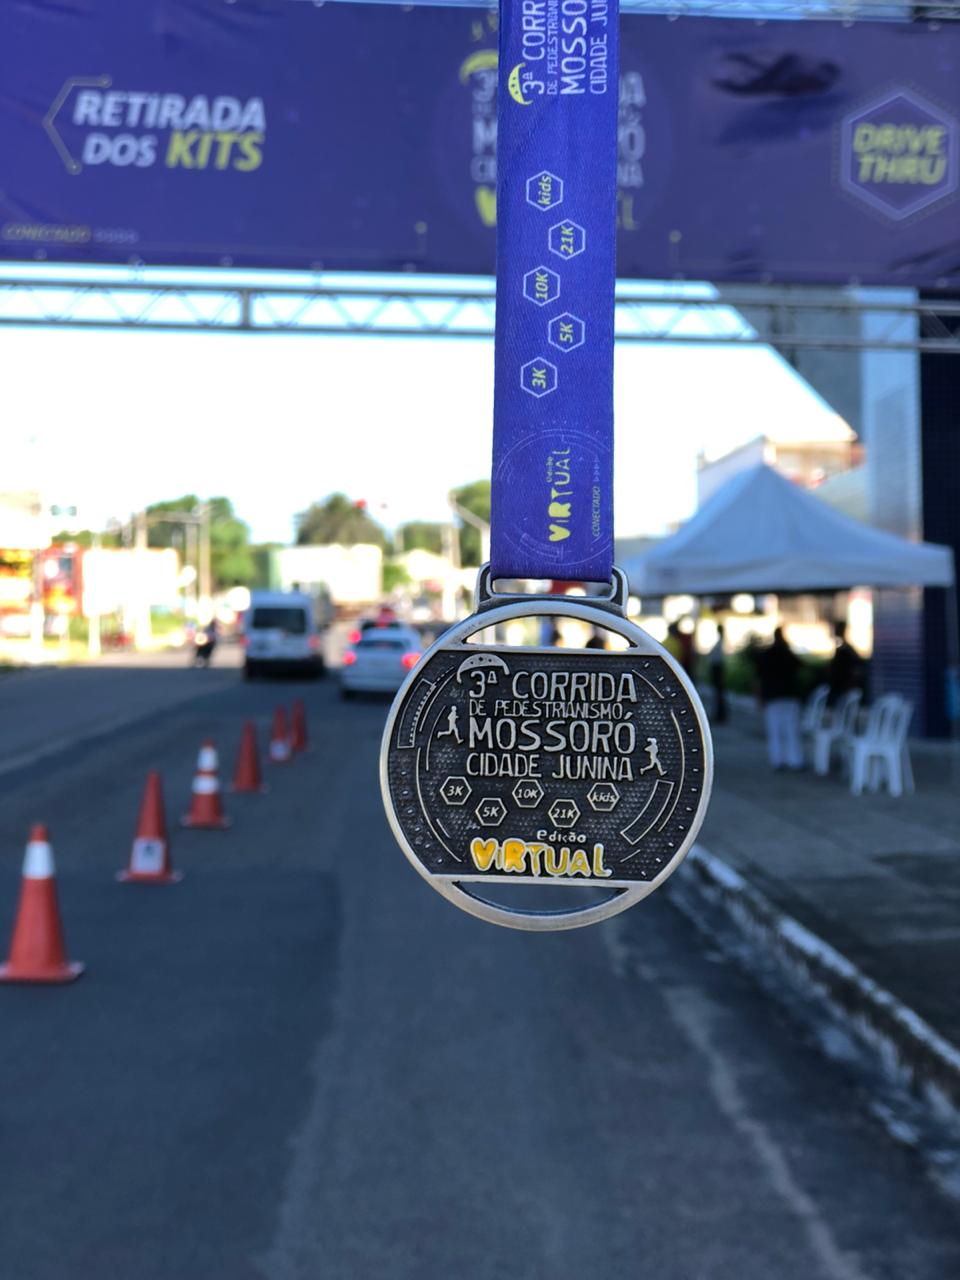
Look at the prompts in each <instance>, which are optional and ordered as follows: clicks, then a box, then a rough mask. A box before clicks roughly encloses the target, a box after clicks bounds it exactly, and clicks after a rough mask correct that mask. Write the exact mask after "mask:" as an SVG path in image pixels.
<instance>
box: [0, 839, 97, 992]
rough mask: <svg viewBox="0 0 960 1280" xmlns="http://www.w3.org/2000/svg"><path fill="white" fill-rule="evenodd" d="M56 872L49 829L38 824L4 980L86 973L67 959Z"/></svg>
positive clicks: (1, 971) (2, 968)
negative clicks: (58, 901) (48, 835)
mask: <svg viewBox="0 0 960 1280" xmlns="http://www.w3.org/2000/svg"><path fill="white" fill-rule="evenodd" d="M55 874H56V872H55V868H54V865H53V850H52V849H51V848H50V840H49V838H48V837H47V828H46V827H45V826H44V825H43V823H37V825H36V826H35V827H31V829H30V840H29V843H28V844H27V852H26V855H25V856H24V859H23V879H22V880H21V882H20V902H19V904H18V906H17V919H16V923H15V924H14V926H13V938H12V940H11V942H10V955H9V958H8V959H7V963H6V964H4V965H0V982H72V981H73V980H74V978H79V977H80V974H81V973H83V965H82V964H78V963H77V962H76V961H75V960H74V961H71V960H68V959H67V951H66V947H65V946H64V942H63V924H62V922H61V920H60V907H59V905H58V904H57V882H56V879H55Z"/></svg>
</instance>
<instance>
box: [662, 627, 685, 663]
mask: <svg viewBox="0 0 960 1280" xmlns="http://www.w3.org/2000/svg"><path fill="white" fill-rule="evenodd" d="M663 647H664V648H665V649H666V651H667V653H669V655H670V657H671V658H675V659H676V660H677V662H679V663H680V665H681V666H683V642H682V641H681V639H680V624H679V623H678V622H671V623H670V625H669V626H668V627H667V638H666V640H664V642H663Z"/></svg>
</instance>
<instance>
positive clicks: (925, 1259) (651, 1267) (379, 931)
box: [0, 667, 960, 1280]
mask: <svg viewBox="0 0 960 1280" xmlns="http://www.w3.org/2000/svg"><path fill="white" fill-rule="evenodd" d="M80 675H82V679H83V682H84V683H83V686H82V687H83V690H84V692H83V695H82V696H83V698H84V699H86V701H85V703H84V705H85V706H96V707H98V708H99V709H100V711H99V717H93V718H92V719H91V718H90V717H85V716H77V715H74V714H72V712H71V707H73V703H72V701H71V700H72V699H73V698H74V697H75V696H76V697H79V696H80V694H78V693H75V690H76V689H77V687H78V686H77V680H78V678H79V676H80ZM207 677H209V679H208V678H207ZM25 690H28V691H29V697H27V695H26V693H25ZM294 692H295V690H294V688H293V687H292V686H290V685H286V684H282V683H268V684H260V683H258V684H255V685H243V684H242V683H241V682H240V681H239V678H238V676H237V675H236V673H235V672H229V671H228V672H218V671H216V670H214V671H211V672H209V673H208V672H195V671H188V670H181V669H179V668H177V667H168V669H166V670H164V671H163V672H162V673H160V675H159V678H158V673H157V672H156V671H151V670H143V671H140V673H139V675H138V674H136V673H133V674H131V672H130V671H129V670H128V669H126V668H124V669H120V670H118V669H105V670H97V669H87V670H86V671H84V672H83V673H74V672H63V673H57V672H51V673H46V674H45V675H44V676H43V677H42V678H41V677H37V678H33V677H30V676H26V677H23V678H22V680H21V678H20V677H11V678H8V679H7V680H5V681H3V682H2V683H0V738H2V741H0V762H6V766H7V767H6V769H5V771H4V772H2V773H0V799H2V804H0V851H2V852H0V929H2V931H3V940H2V945H5V939H6V936H7V930H8V928H9V923H10V920H11V917H12V913H13V907H14V901H15V896H16V891H17V884H18V876H19V862H20V856H21V850H22V844H23V840H24V837H25V832H26V828H27V827H28V825H29V823H30V822H31V821H34V820H36V819H38V818H43V819H45V820H46V821H47V822H48V823H49V824H50V827H51V831H52V835H53V838H54V845H55V851H56V856H57V861H58V866H59V871H60V880H59V886H60V896H61V901H62V905H63V909H64V915H65V921H66V930H67V939H68V944H69V949H70V952H71V955H72V956H74V957H75V958H79V959H83V960H85V961H86V962H87V965H88V971H87V973H86V975H85V976H84V977H83V978H82V979H81V980H80V981H79V982H77V983H75V984H73V985H72V986H69V987H61V988H55V989H36V988H25V987H3V988H0V1027H2V1032H0V1036H2V1053H0V1082H2V1085H0V1159H2V1178H0V1280H105V1278H107V1277H111V1276H116V1277H119V1278H121V1280H248V1278H250V1280H264V1278H266V1280H371V1278H379V1277H388V1278H389V1280H447V1278H448V1277H458V1278H462V1280H594V1278H596V1280H608V1278H609V1280H613V1278H618V1277H631V1278H632V1277H642V1278H643V1280H654V1278H656V1280H761V1278H762V1280H867V1278H870V1280H952V1278H953V1277H955V1276H957V1275H960V1223H958V1215H957V1211H956V1207H955V1206H953V1205H951V1204H950V1203H949V1202H948V1201H946V1200H945V1199H943V1198H941V1195H940V1193H939V1192H938V1191H937V1190H936V1188H935V1187H934V1186H933V1185H932V1184H931V1183H930V1182H929V1181H927V1180H926V1178H925V1176H924V1174H923V1172H922V1170H921V1166H920V1164H919V1162H918V1160H917V1159H916V1158H915V1156H914V1155H913V1154H912V1153H911V1152H910V1151H909V1150H906V1149H902V1148H899V1147H897V1146H895V1145H894V1144H893V1142H892V1141H891V1140H890V1139H889V1138H888V1137H887V1135H886V1133H885V1132H884V1130H883V1129H882V1128H881V1127H880V1126H879V1125H877V1124H874V1123H873V1122H872V1121H871V1120H870V1119H868V1118H867V1115H866V1111H865V1109H864V1108H863V1107H862V1106H861V1105H860V1101H859V1099H857V1097H856V1096H855V1092H854V1090H855V1088H856V1086H855V1085H854V1084H853V1083H852V1082H851V1081H850V1080H848V1079H847V1078H845V1076H844V1075H843V1074H842V1073H841V1072H840V1071H839V1070H838V1069H837V1068H836V1067H833V1066H830V1065H827V1064H826V1063H825V1062H824V1061H823V1060H821V1059H820V1058H819V1057H818V1056H817V1055H816V1053H815V1052H814V1051H813V1050H811V1049H810V1048H808V1047H807V1046H806V1045H805V1044H804V1043H803V1042H802V1041H801V1039H800V1038H799V1037H798V1035H797V1034H796V1033H795V1032H794V1030H793V1028H792V1027H791V1026H789V1025H788V1024H786V1023H785V1022H784V1021H782V1019H781V1017H780V1015H779V1014H778V1013H777V1012H776V1011H775V1009H774V1007H773V1006H772V1005H771V1004H769V1003H768V1001H767V999H766V997H764V996H763V995H762V994H761V993H760V992H759V991H758V990H757V989H756V988H755V987H754V986H753V985H752V983H751V982H750V980H749V979H748V978H747V977H745V976H744V975H742V974H741V973H740V972H739V971H737V970H736V969H734V968H731V967H730V966H729V965H728V964H727V963H725V962H724V960H723V959H722V958H721V957H719V956H718V955H717V954H715V953H714V952H713V951H712V950H711V949H710V946H709V944H708V943H706V942H705V941H704V940H703V939H702V938H701V937H700V936H699V935H698V934H697V933H696V932H695V931H694V930H693V928H692V927H691V926H690V924H689V923H688V922H687V921H686V920H684V919H683V918H682V917H680V916H679V915H677V914H676V913H675V912H674V910H673V909H672V908H671V906H670V905H669V903H668V902H666V901H665V900H664V899H663V897H662V896H660V897H659V898H657V897H655V898H653V899H651V900H649V901H648V902H647V903H644V904H641V905H640V906H639V907H638V908H636V909H635V910H634V911H633V912H631V913H629V914H628V915H627V916H625V917H621V918H620V919H619V920H617V921H612V922H609V923H608V924H606V925H601V926H598V927H596V928H593V929H589V930H582V931H575V932H572V933H566V934H557V935H552V936H545V937H544V936H534V935H525V934H520V933H515V932H512V931H507V930H498V929H495V928H494V927H492V926H489V925H485V924H482V923H481V922H479V921H475V920H473V919H471V918H469V917H467V916H464V915H462V914H461V913H459V912H457V911H456V910H455V909H454V908H453V907H452V906H450V905H448V904H447V903H445V902H444V901H443V900H442V899H440V897H439V896H438V895H436V894H433V893H432V892H431V891H430V889H429V888H428V887H427V886H426V885H424V884H423V883H422V881H421V880H420V879H419V877H418V876H417V875H416V874H415V873H414V872H413V870H412V869H410V868H409V867H408V866H407V864H406V862H405V860H404V858H403V857H402V855H401V854H400V852H399V851H398V850H397V849H396V848H395V847H394V846H393V844H392V841H391V839H390V837H389V834H388V831H387V826H386V822H385V819H384V817H383V815H382V811H381V808H380V802H379V796H378V792H377V783H376V754H377V748H378V743H379V736H380V730H381V726H382V723H383V717H384V711H385V707H384V704H382V703H377V702H360V703H352V702H351V703H349V704H344V703H341V702H340V701H339V700H338V699H337V697H336V689H335V684H334V682H333V681H332V680H330V681H325V682H322V683H320V684H318V685H314V686H309V685H308V686H303V687H299V688H297V689H296V692H299V693H302V694H303V695H304V696H305V698H306V700H307V704H308V708H309V713H310V726H311V731H312V737H313V750H312V752H311V754H310V755H309V756H307V757H305V758H302V759H299V760H297V761H295V762H294V763H293V764H292V765H290V766H287V767H274V768H273V769H271V770H270V783H271V790H270V793H269V794H268V795H266V796H263V797H236V798H233V799H230V800H229V801H228V803H229V807H230V810H231V812H232V813H233V815H234V816H235V818H236V824H235V827H234V829H233V830H232V831H230V832H228V833H223V834H221V833H212V832H210V833H208V832H177V833H176V836H175V849H174V852H175V860H176V862H177V863H178V865H179V866H181V867H182V868H183V869H184V870H185V871H186V872H187V876H186V879H185V880H184V881H183V883H182V884H180V885H178V886H175V887H164V888H159V887H152V886H151V887H140V886H136V887H135V886H121V885H118V884H116V883H114V880H113V873H114V871H115V870H116V869H117V868H118V867H120V866H122V865H123V864H124V863H125V861H126V858H127V853H128V850H129V842H130V838H131V835H132V828H133V824H134V820H135V815H136V809H137V804H138V800H139V794H140V791H141V788H142V785H143V776H144V773H145V771H146V770H147V769H148V768H150V767H159V768H161V769H162V770H163V774H164V782H165V787H166V793H167V806H168V813H169V816H170V817H171V818H174V817H175V816H176V815H177V814H179V813H180V812H181V811H182V810H183V808H184V807H185V805H186V802H187V798H188V792H189V784H190V776H191V772H192V766H193V761H194V758H195V752H196V748H197V745H198V743H199V741H200V739H201V738H202V737H203V736H205V735H207V734H213V735H214V736H215V737H216V739H217V741H218V742H219V744H220V746H221V749H222V753H223V755H224V757H225V759H224V766H225V769H226V771H227V772H228V773H229V769H230V767H232V759H233V752H234V750H235V747H236V743H237V739H238V736H239V730H240V726H241V723H242V721H243V719H244V717H246V716H254V717H256V718H257V720H258V723H259V724H260V726H261V728H262V729H264V728H265V726H266V724H267V722H268V719H269V715H270V712H271V710H272V707H273V705H274V704H275V703H276V702H277V701H278V700H279V699H287V700H289V698H290V697H291V696H293V694H294ZM58 707H59V709H60V710H59V713H58ZM74 710H75V708H74ZM30 717H33V718H32V719H30ZM131 717H133V719H131ZM28 719H29V725H28ZM124 719H126V720H127V721H128V722H127V723H126V725H125V727H121V728H113V729H111V728H109V726H110V725H112V724H119V723H120V722H121V721H122V720H124ZM51 723H53V724H58V723H59V724H61V736H60V743H61V745H60V747H59V748H58V749H57V750H56V751H55V752H54V753H52V754H50V753H48V754H46V755H45V756H44V758H43V759H40V760H35V762H34V763H26V764H22V765H20V766H18V765H17V763H16V761H17V760H18V759H23V758H26V759H27V760H28V761H29V759H30V758H31V756H30V752H29V751H23V750H21V749H20V748H21V747H22V746H23V743H22V742H21V741H19V740H18V739H19V738H20V736H21V735H25V736H26V737H27V738H29V739H30V744H31V749H35V741H34V740H35V738H36V733H35V727H36V725H37V724H43V725H48V724H51ZM105 725H106V726H108V728H107V730H106V731H104V729H103V726H105ZM64 726H68V727H64ZM78 738H79V740H77V739H78Z"/></svg>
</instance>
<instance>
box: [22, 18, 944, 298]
mask: <svg viewBox="0 0 960 1280" xmlns="http://www.w3.org/2000/svg"><path fill="white" fill-rule="evenodd" d="M570 2H571V3H582V0H570ZM528 3H529V4H531V5H532V6H533V7H532V9H531V11H530V12H531V16H532V17H536V9H537V6H538V4H539V3H541V0H528ZM561 7H562V6H561ZM621 33H622V37H621V38H622V49H621V77H620V109H619V115H620V120H619V126H620V127H619V174H618V177H619V198H618V209H619V222H620V229H619V237H618V272H619V274H620V275H621V276H633V277H641V278H644V277H645V278H653V279H657V278H667V279H676V278H683V277H686V278H692V279H712V280H719V281H738V280H739V281H765V280H784V281H796V282H811V283H812V282H848V281H851V280H854V281H861V282H863V283H874V284H884V283H895V284H916V285H923V286H927V287H944V288H947V287H956V286H957V285H958V283H960V204H958V178H960V156H958V142H960V25H958V24H944V25H943V26H941V28H940V29H939V30H930V29H928V28H926V27H924V26H922V25H920V24H903V25H899V24H892V23H886V24H879V23H878V24H868V23H858V24H856V25H854V26H851V27H846V26H843V25H842V24H840V23H817V22H798V23H788V22H770V23H767V24H765V25H763V26H756V25H753V24H751V23H749V22H737V21H717V20H712V19H696V18H686V19H681V20H679V21H675V22H671V21H668V20H667V19H666V18H660V17H653V16H649V17H647V16H637V15H629V16H626V17H624V18H623V19H622V25H621ZM496 42H497V33H496V19H495V14H494V13H493V12H492V11H488V10H476V11H474V10H462V9H446V8H429V7H420V8H414V9H411V10H406V11H405V10H401V9H400V8H399V7H394V6H381V5H377V6H363V5H347V4H328V5H324V6H322V7H316V6H314V5H310V4H294V3H264V2H263V0H256V2H254V0H237V3H235V4H232V5H226V4H223V3H222V2H221V0H140V2H139V3H136V4H132V3H130V2H129V0H70V3H45V2H41V0H16V2H15V0H12V2H11V3H8V4H4V5H3V6H2V7H0V175H2V177H0V257H6V258H11V259H34V258H38V257H39V258H48V259H56V260H73V261H83V262H130V261H142V262H147V263H170V264H185V265H198V266H199V265H219V264H224V265H244V266H256V267H291V268H311V269H319V268H324V269H327V270H336V269H346V270H371V271H385V270H386V271H390V270H411V269H413V270H420V271H430V272H454V273H488V272H491V271H492V270H493V263H494V225H495V220H496V195H495V189H496V82H497V73H496Z"/></svg>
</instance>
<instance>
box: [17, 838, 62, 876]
mask: <svg viewBox="0 0 960 1280" xmlns="http://www.w3.org/2000/svg"><path fill="white" fill-rule="evenodd" d="M54 870H55V868H54V865H53V849H52V848H51V846H50V844H49V842H48V841H47V840H31V841H30V842H29V843H28V845H27V851H26V853H25V854H24V857H23V878H24V880H52V879H53V875H54Z"/></svg>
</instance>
